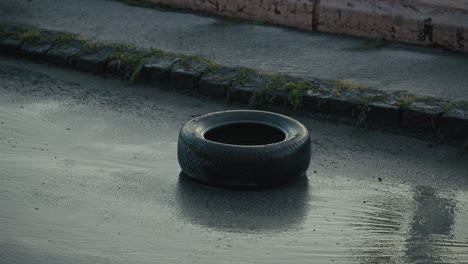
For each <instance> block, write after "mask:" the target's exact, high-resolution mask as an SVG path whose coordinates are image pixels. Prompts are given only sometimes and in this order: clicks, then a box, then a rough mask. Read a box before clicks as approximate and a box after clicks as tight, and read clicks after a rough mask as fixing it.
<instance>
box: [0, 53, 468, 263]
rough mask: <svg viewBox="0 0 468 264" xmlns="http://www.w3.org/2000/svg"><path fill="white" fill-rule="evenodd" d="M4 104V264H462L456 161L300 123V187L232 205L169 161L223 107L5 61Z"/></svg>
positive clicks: (462, 175)
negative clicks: (192, 126)
mask: <svg viewBox="0 0 468 264" xmlns="http://www.w3.org/2000/svg"><path fill="white" fill-rule="evenodd" d="M0 91H1V96H0V256H1V257H0V263H148V262H151V263H152V262H157V263H228V262H232V263H331V262H334V263H467V260H468V208H467V207H466V204H468V179H467V177H466V176H467V175H466V171H467V169H468V162H467V161H468V157H467V155H459V154H458V153H457V150H456V149H455V148H453V147H449V146H435V147H431V148H428V147H427V144H428V143H427V142H422V141H418V140H415V139H410V138H404V137H400V136H395V135H389V134H382V133H379V132H368V133H367V134H365V135H357V136H356V135H355V133H353V131H354V129H353V128H351V127H347V126H336V125H334V124H330V123H326V122H321V121H314V120H312V119H306V118H303V117H301V116H296V118H298V119H300V120H301V121H302V122H303V123H304V124H305V125H306V126H307V127H308V128H309V129H310V130H311V135H312V139H313V142H314V144H313V158H312V164H311V168H310V170H309V171H308V177H307V179H303V180H301V181H299V182H296V183H294V184H291V185H288V186H284V187H282V188H278V189H274V190H269V191H267V190H262V191H226V190H219V189H213V188H210V187H205V186H201V185H199V184H198V183H196V182H193V181H192V180H190V179H187V178H186V177H184V176H183V175H180V168H179V166H178V163H177V158H176V140H177V132H178V129H179V128H180V127H181V126H182V125H183V124H184V122H186V121H187V120H188V119H190V116H193V115H198V114H203V113H207V112H211V111H217V110H220V109H224V108H225V106H224V105H222V104H219V103H213V102H209V101H205V99H203V98H194V97H188V96H185V95H182V94H178V93H172V92H167V91H162V90H159V89H148V87H139V86H128V85H127V84H124V83H121V82H118V81H114V80H106V79H101V78H98V77H93V76H90V75H83V74H79V73H69V72H67V71H58V70H56V69H49V68H48V67H46V66H38V65H34V64H27V63H18V62H15V61H2V60H0Z"/></svg>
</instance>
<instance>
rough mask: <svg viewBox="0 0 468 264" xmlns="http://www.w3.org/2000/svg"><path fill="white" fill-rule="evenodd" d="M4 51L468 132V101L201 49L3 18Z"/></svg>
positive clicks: (437, 131)
mask: <svg viewBox="0 0 468 264" xmlns="http://www.w3.org/2000/svg"><path fill="white" fill-rule="evenodd" d="M0 53H1V54H4V55H8V56H15V57H25V58H30V59H33V60H39V61H45V62H48V63H52V64H56V65H60V66H67V67H71V68H75V69H79V70H82V71H86V72H91V73H97V74H109V75H112V76H115V77H119V78H122V79H126V80H130V81H134V80H136V79H144V80H147V81H148V82H150V83H162V84H164V85H168V86H169V87H172V88H173V89H188V90H193V91H196V92H198V93H200V94H203V95H205V96H209V97H213V98H219V99H223V100H225V101H226V102H228V103H229V102H240V103H248V104H249V106H250V107H251V108H257V109H259V108H264V107H267V106H268V105H278V106H284V107H289V108H293V109H300V110H303V111H309V112H315V113H323V114H327V115H333V116H337V117H344V118H347V120H354V122H355V124H356V125H357V126H362V127H370V128H389V129H395V130H399V131H406V132H411V133H416V134H417V135H423V136H425V137H427V136H430V137H432V138H433V139H437V140H441V141H444V142H451V143H461V142H463V141H464V140H468V102H462V101H460V102H453V101H452V102H451V101H445V100H441V99H437V98H428V97H420V96H416V95H412V94H409V93H407V92H404V91H402V92H383V91H379V90H375V89H371V88H367V87H363V86H360V85H356V84H353V83H348V82H344V81H333V80H322V79H314V78H310V79H299V78H296V77H291V76H287V75H283V74H261V73H258V72H256V71H255V70H252V69H249V68H243V67H238V68H231V67H225V66H222V65H218V64H216V63H214V62H212V61H209V60H206V59H204V58H201V57H197V56H186V55H182V54H174V53H168V52H164V51H161V50H155V49H149V50H139V49H136V48H133V47H128V46H123V45H118V44H104V43H96V42H93V41H90V40H86V39H84V38H81V37H79V36H76V35H72V34H68V33H62V32H51V31H44V30H38V29H33V28H25V27H21V26H17V25H1V24H0Z"/></svg>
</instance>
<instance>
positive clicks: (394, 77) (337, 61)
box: [0, 0, 468, 101]
mask: <svg viewBox="0 0 468 264" xmlns="http://www.w3.org/2000/svg"><path fill="white" fill-rule="evenodd" d="M0 23H21V24H27V25H32V26H38V27H40V28H44V29H49V30H59V31H66V32H71V33H76V34H81V35H83V36H86V37H90V38H92V39H97V40H99V41H104V42H109V41H110V42H117V43H125V44H134V45H136V46H137V47H142V48H150V47H154V48H159V49H162V50H166V51H172V52H178V53H183V54H191V55H202V56H204V57H207V58H209V59H212V60H214V61H217V62H219V63H221V64H225V65H230V66H248V67H252V68H255V69H257V70H260V71H263V72H284V73H287V74H292V75H296V76H303V77H318V78H326V79H343V80H347V81H351V82H356V83H360V84H364V85H368V86H370V87H375V88H377V89H383V90H408V91H411V92H413V93H416V94H421V95H426V96H436V97H443V98H448V99H452V100H465V101H468V89H466V84H467V83H468V74H466V73H467V72H468V56H466V55H465V56H462V55H460V54H454V53H450V52H445V51H441V50H438V49H427V48H418V47H410V46H400V45H389V46H387V47H385V48H382V49H377V50H362V51H354V50H352V49H353V48H356V47H361V46H362V45H364V43H365V41H364V40H362V39H356V38H351V37H344V36H336V35H330V34H321V33H310V32H299V31H295V30H291V29H287V28H281V27H273V26H263V25H252V24H246V23H227V22H225V21H223V20H220V19H216V18H213V17H203V16H198V15H193V14H189V13H181V12H169V11H167V10H166V11H164V10H154V9H148V8H141V7H130V6H127V5H126V4H124V3H122V1H107V0H41V1H38V0H33V1H27V0H20V1H19V0H2V1H0ZM415 37H416V36H415Z"/></svg>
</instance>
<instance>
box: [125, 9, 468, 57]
mask: <svg viewBox="0 0 468 264" xmlns="http://www.w3.org/2000/svg"><path fill="white" fill-rule="evenodd" d="M139 3H140V5H142V6H147V5H148V3H149V4H154V5H156V6H163V7H172V8H178V9H190V10H194V11H198V12H204V13H209V14H215V15H220V16H225V17H232V18H239V19H247V20H252V21H260V22H267V23H272V24H277V25H283V26H288V27H292V28H297V29H301V30H306V31H320V32H328V33H338V34H347V35H352V36H358V37H366V38H379V39H385V40H387V41H392V42H399V43H407V44H415V45H421V46H432V47H442V48H445V49H448V50H452V51H457V52H463V53H467V52H468V37H467V35H468V4H463V3H447V2H444V1H435V0H415V1H403V0H399V1H395V0H381V1H375V0H350V1H343V0H238V1H230V0H210V1H208V0H192V1H191V0H133V1H132V2H131V4H133V5H138V4H139ZM145 3H146V5H145Z"/></svg>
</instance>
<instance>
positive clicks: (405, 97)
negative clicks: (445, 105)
mask: <svg viewBox="0 0 468 264" xmlns="http://www.w3.org/2000/svg"><path fill="white" fill-rule="evenodd" d="M431 102H442V100H441V99H437V98H432V97H421V96H415V95H412V94H408V93H400V98H399V99H398V102H397V105H398V106H401V107H408V106H410V105H412V104H413V103H431Z"/></svg>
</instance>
